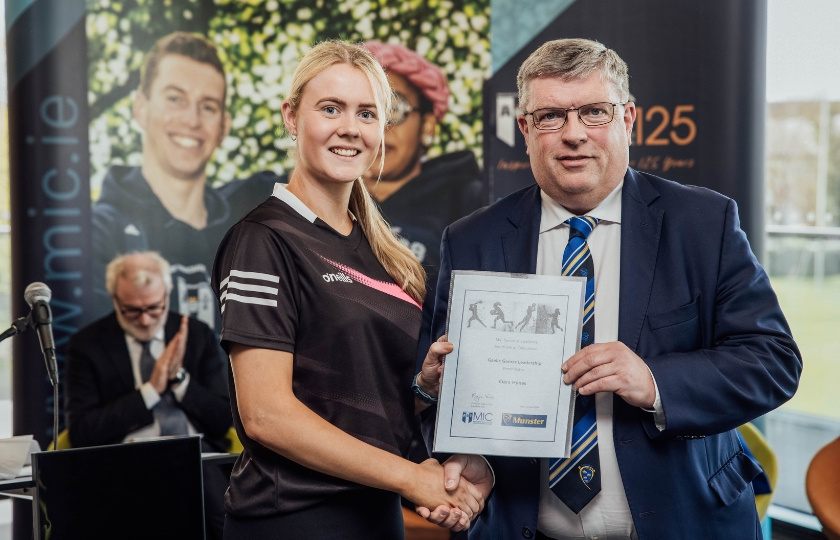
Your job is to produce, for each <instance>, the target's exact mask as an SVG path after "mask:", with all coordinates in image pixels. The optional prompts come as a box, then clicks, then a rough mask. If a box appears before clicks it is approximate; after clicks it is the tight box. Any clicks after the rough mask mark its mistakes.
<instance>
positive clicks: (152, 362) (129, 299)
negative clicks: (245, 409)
mask: <svg viewBox="0 0 840 540" xmlns="http://www.w3.org/2000/svg"><path fill="white" fill-rule="evenodd" d="M105 285H106V288H107V290H108V293H109V294H110V295H111V301H112V302H113V305H114V311H113V312H111V314H109V315H107V316H105V317H103V318H101V319H99V320H97V321H95V322H94V323H92V324H90V325H89V326H87V327H85V328H82V329H81V330H79V331H78V332H77V333H76V334H74V335H73V336H71V338H70V342H69V344H68V348H67V364H66V369H65V372H66V374H65V380H66V383H65V385H66V386H65V412H66V418H67V428H68V432H69V436H70V443H71V445H72V446H74V447H82V446H97V445H105V444H117V443H121V442H130V441H131V440H133V439H141V438H145V437H158V436H179V435H192V434H201V435H202V450H203V451H205V452H209V451H216V452H226V451H227V450H228V446H229V441H228V440H227V439H226V434H227V432H228V430H229V429H230V428H231V426H232V425H233V420H232V416H231V409H230V399H229V397H228V396H229V394H228V386H227V369H228V368H227V362H226V361H225V359H224V353H223V352H222V349H221V347H220V346H219V343H218V339H217V338H216V335H215V334H214V333H213V330H211V329H210V327H209V326H207V325H206V324H204V323H203V322H201V321H198V320H196V319H193V318H190V317H186V316H182V315H179V314H177V313H174V312H170V311H169V298H170V292H171V291H172V275H171V273H170V268H169V263H168V262H167V261H166V260H165V259H163V257H161V256H160V255H159V254H158V253H156V252H151V251H147V252H140V253H131V254H128V255H122V256H119V257H117V258H116V259H114V260H113V261H111V262H110V263H109V264H108V266H107V269H106V276H105ZM203 478H204V482H203V484H204V485H203V488H204V505H205V520H206V523H207V538H208V539H209V540H220V539H221V538H222V531H223V528H224V496H225V491H226V490H227V486H228V482H229V471H226V470H224V468H222V467H205V468H204V475H203Z"/></svg>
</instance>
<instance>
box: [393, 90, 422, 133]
mask: <svg viewBox="0 0 840 540" xmlns="http://www.w3.org/2000/svg"><path fill="white" fill-rule="evenodd" d="M419 110H420V109H418V108H417V107H412V106H411V104H410V103H409V102H408V98H406V97H405V96H404V95H402V94H400V93H399V92H394V97H393V99H392V100H391V113H390V114H389V115H388V125H389V126H398V125H400V124H402V123H403V122H405V121H406V120H408V115H409V114H411V113H413V112H416V111H419Z"/></svg>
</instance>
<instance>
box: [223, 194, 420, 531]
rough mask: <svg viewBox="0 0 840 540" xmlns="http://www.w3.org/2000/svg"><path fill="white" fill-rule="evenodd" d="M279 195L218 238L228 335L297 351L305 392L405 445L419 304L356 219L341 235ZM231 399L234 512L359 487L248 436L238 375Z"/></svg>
mask: <svg viewBox="0 0 840 540" xmlns="http://www.w3.org/2000/svg"><path fill="white" fill-rule="evenodd" d="M276 194H277V195H278V196H279V197H283V199H284V200H280V199H279V198H278V197H271V198H270V199H269V200H268V201H266V202H264V203H263V204H261V205H260V206H259V207H257V208H256V209H255V210H254V211H252V212H251V213H250V214H249V215H248V216H247V217H245V218H244V219H243V220H242V221H240V222H239V223H238V224H237V225H235V226H234V227H233V228H232V229H231V230H230V231H229V232H228V234H227V235H226V236H225V238H224V240H222V243H221V245H220V247H219V253H218V254H217V256H216V262H215V265H214V269H213V288H214V290H215V292H216V294H217V295H218V297H219V302H220V305H221V309H222V332H221V339H222V346H223V347H225V349H226V350H228V349H229V346H230V343H241V344H244V345H248V346H252V347H260V348H268V349H275V350H281V351H287V352H291V353H293V354H294V373H293V389H294V392H295V396H297V398H298V399H300V400H301V401H302V402H303V403H304V404H306V405H307V406H308V407H309V408H310V409H312V410H313V411H315V412H316V413H317V414H319V415H320V416H321V417H323V418H324V419H326V420H327V421H329V422H331V423H332V424H334V425H335V426H337V427H339V428H341V429H342V430H343V431H345V432H347V433H349V434H351V435H353V436H354V437H356V438H358V439H360V440H362V441H365V442H367V443H369V444H371V445H373V446H376V447H378V448H382V449H384V450H386V451H388V452H391V453H393V454H397V455H400V456H405V454H406V452H407V450H408V446H409V443H410V438H411V427H410V426H411V418H412V416H413V413H414V397H413V395H412V393H411V392H410V391H409V388H410V386H411V379H412V377H413V371H414V355H415V350H416V347H417V335H418V332H419V330H420V324H421V310H420V307H419V305H418V304H417V303H416V302H415V301H414V300H412V299H411V298H410V297H409V296H408V295H407V294H406V293H405V292H404V291H403V290H402V289H400V288H399V287H398V286H397V285H396V284H395V283H394V282H393V280H392V279H391V278H390V276H389V275H388V274H387V272H386V271H385V269H384V268H382V265H381V264H380V263H379V261H378V260H377V259H376V257H375V256H374V254H373V252H372V251H371V248H370V245H369V244H368V242H367V239H366V237H365V236H364V234H363V233H362V231H361V229H360V227H359V226H358V224H354V227H353V230H352V232H351V233H350V234H349V235H348V236H343V235H341V234H339V233H337V232H336V231H335V230H334V229H332V228H331V227H330V226H328V225H327V224H326V223H324V222H323V221H321V220H320V219H317V218H316V217H315V216H314V214H312V213H311V211H309V210H308V209H307V208H306V207H305V206H303V205H302V203H300V201H299V200H297V199H296V198H295V197H294V196H292V195H291V194H290V193H289V192H287V191H285V189H283V188H279V189H278V190H276ZM284 201H285V202H284ZM290 205H292V206H294V207H295V208H293V207H292V206H290ZM231 404H232V407H233V417H234V424H235V426H236V429H237V432H238V434H239V437H240V439H241V440H242V443H243V446H244V447H245V451H244V452H243V453H242V455H241V456H240V457H239V459H238V461H237V463H236V465H235V467H234V470H233V473H232V475H231V479H230V489H229V490H228V496H227V510H228V512H230V513H233V514H235V515H237V516H242V517H257V516H268V515H272V514H277V513H287V512H293V511H296V510H300V509H303V508H306V507H308V506H311V505H313V504H316V503H318V502H320V501H322V500H324V499H325V498H326V497H327V496H329V495H330V494H332V493H336V492H338V491H342V490H347V489H355V488H360V487H361V486H359V485H358V484H354V483H352V482H347V481H345V480H341V479H338V478H334V477H331V476H327V475H324V474H322V473H319V472H316V471H313V470H311V469H308V468H306V467H303V466H301V465H298V464H297V463H295V462H293V461H291V460H289V459H286V458H284V457H282V456H280V455H278V454H276V453H274V452H272V451H270V450H268V449H267V448H265V447H263V446H261V445H259V444H258V443H256V442H254V441H253V440H250V439H248V437H247V436H246V435H245V432H244V430H243V429H242V422H241V419H240V417H239V413H238V410H237V408H236V388H235V385H234V382H233V378H232V377H231Z"/></svg>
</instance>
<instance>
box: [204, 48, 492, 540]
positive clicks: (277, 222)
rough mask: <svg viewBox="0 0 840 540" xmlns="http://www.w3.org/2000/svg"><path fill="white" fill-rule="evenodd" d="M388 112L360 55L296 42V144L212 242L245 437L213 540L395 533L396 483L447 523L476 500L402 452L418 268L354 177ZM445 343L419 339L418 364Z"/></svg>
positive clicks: (453, 523)
mask: <svg viewBox="0 0 840 540" xmlns="http://www.w3.org/2000/svg"><path fill="white" fill-rule="evenodd" d="M388 110H390V89H389V86H388V80H387V78H386V77H385V74H384V72H383V71H382V68H381V67H380V66H379V64H377V63H376V61H375V60H374V59H373V57H372V56H371V55H370V53H369V52H367V51H366V50H365V49H363V48H361V47H358V46H354V45H348V44H346V43H342V42H338V41H330V42H324V43H321V44H319V45H317V46H315V47H314V48H313V49H311V50H310V51H309V52H308V53H307V54H306V55H305V56H304V57H303V59H302V60H301V63H300V65H299V66H298V68H297V69H296V70H295V73H294V75H293V80H292V85H291V89H290V92H289V97H288V99H287V100H286V101H285V102H284V103H283V119H284V122H285V125H286V129H287V131H288V132H289V133H290V135H291V136H292V139H293V140H295V141H296V146H297V158H296V167H295V170H294V171H293V172H292V173H291V175H290V177H289V183H288V185H285V186H284V185H282V184H278V185H277V186H275V189H274V194H273V196H272V197H270V198H269V200H268V201H266V202H265V203H263V204H262V205H260V206H259V207H257V208H256V209H255V210H254V211H252V212H251V213H250V214H249V215H248V216H247V217H246V218H244V219H243V220H242V221H241V222H239V223H238V224H237V225H236V226H234V227H233V228H232V229H231V230H230V232H229V233H228V234H227V236H226V237H225V239H224V240H223V241H222V244H221V245H220V247H219V252H218V254H217V256H216V263H215V267H214V271H213V285H214V289H215V291H216V294H217V295H218V296H219V300H220V304H221V309H222V320H223V324H222V335H221V339H222V345H223V346H224V347H225V349H226V350H227V351H228V353H229V355H230V361H231V369H232V373H231V374H232V377H231V405H232V408H233V416H234V424H235V427H236V430H237V433H238V434H239V438H240V439H241V441H242V444H243V446H244V448H245V450H244V451H243V452H242V454H241V455H240V457H239V459H238V460H237V462H236V465H235V466H234V469H233V473H232V475H231V479H230V488H229V489H228V493H227V499H226V510H227V515H226V521H225V538H226V539H227V540H236V539H246V538H247V539H253V538H284V539H293V538H306V539H311V538H319V539H329V538H341V539H356V538H358V539H365V540H369V539H379V538H381V539H389V540H390V539H394V538H402V536H403V523H402V513H401V506H400V496H403V497H405V498H407V499H409V500H411V501H413V502H415V503H416V504H417V505H419V506H420V507H423V508H429V509H434V513H435V516H433V518H434V519H433V521H434V522H436V523H437V522H440V521H443V522H444V524H445V525H446V526H450V527H452V528H453V529H454V530H461V529H464V528H466V527H468V526H469V522H470V518H471V517H472V516H473V515H474V514H475V513H477V512H479V511H480V510H481V507H482V506H483V500H482V499H481V495H480V493H479V491H478V490H476V489H475V487H474V486H472V485H471V484H469V483H468V482H466V481H465V480H462V481H461V482H460V484H459V485H458V486H457V488H455V489H453V490H451V491H449V492H447V491H446V490H445V489H444V486H443V468H442V467H441V466H440V465H439V464H438V463H437V462H436V461H434V460H431V459H430V460H428V461H426V462H423V463H421V464H416V463H412V462H411V461H408V460H406V459H404V455H405V452H406V451H407V449H408V445H409V443H410V439H411V427H410V426H411V423H410V419H411V415H413V414H415V413H416V411H417V410H419V408H420V407H421V406H420V402H419V400H416V398H415V397H414V396H413V395H412V394H411V392H410V390H409V388H410V387H411V383H412V377H413V375H414V373H413V368H414V355H415V349H416V344H417V335H418V332H419V329H420V322H421V311H420V305H421V303H422V300H423V292H424V277H425V276H424V273H423V270H422V268H421V267H420V265H419V264H418V262H417V260H416V258H415V257H414V256H413V255H412V253H411V252H410V251H408V250H407V249H406V248H404V247H403V246H402V245H401V244H400V243H399V242H398V241H397V239H396V238H395V237H394V236H393V235H392V233H391V232H390V230H389V228H388V226H387V224H386V223H385V222H384V220H383V219H382V217H381V216H380V215H379V213H378V212H377V210H376V207H375V205H374V203H373V202H372V201H371V199H370V196H369V195H368V193H367V191H366V189H365V187H364V183H363V181H362V179H361V177H362V175H363V173H364V172H365V171H367V169H368V168H370V167H371V165H372V164H373V162H374V159H375V157H376V155H377V152H379V150H380V149H381V148H382V141H383V131H384V126H385V123H386V121H387V114H386V113H385V111H388ZM379 166H380V167H381V166H382V165H381V160H380V165H379ZM446 352H448V346H446V345H444V344H442V343H437V344H435V345H433V346H432V349H431V351H430V354H429V359H428V361H427V364H428V365H426V366H424V371H423V373H424V374H426V375H428V374H430V373H434V368H433V367H430V366H433V365H434V364H436V363H437V362H439V355H442V354H445V353H446ZM419 382H420V383H421V385H425V386H426V387H427V388H424V389H426V390H428V391H433V389H432V388H428V386H430V385H429V384H428V383H429V381H426V380H425V379H424V380H421V381H419ZM433 393H436V392H433ZM424 513H425V512H424Z"/></svg>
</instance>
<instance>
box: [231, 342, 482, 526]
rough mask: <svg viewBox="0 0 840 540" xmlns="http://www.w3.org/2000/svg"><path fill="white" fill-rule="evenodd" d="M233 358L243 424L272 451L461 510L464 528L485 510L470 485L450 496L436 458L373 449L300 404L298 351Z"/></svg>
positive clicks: (238, 353) (237, 349) (242, 351)
mask: <svg viewBox="0 0 840 540" xmlns="http://www.w3.org/2000/svg"><path fill="white" fill-rule="evenodd" d="M230 358H231V366H232V368H233V378H234V383H235V385H236V396H237V406H238V408H239V414H240V417H241V419H242V425H243V426H244V428H245V432H246V433H247V435H248V437H250V438H251V439H253V440H255V441H257V442H258V443H260V444H262V445H263V446H265V447H266V448H269V449H271V450H272V451H274V452H277V453H278V454H280V455H282V456H284V457H286V458H288V459H291V460H292V461H295V462H296V463H299V464H301V465H303V466H305V467H308V468H310V469H313V470H316V471H319V472H322V473H325V474H329V475H331V476H335V477H338V478H343V479H345V480H349V481H352V482H356V483H359V484H363V485H366V486H370V487H373V488H378V489H384V490H388V491H392V492H394V493H398V494H399V495H401V496H403V497H405V498H406V499H408V500H410V501H412V502H414V503H415V504H418V505H420V506H424V507H426V508H436V507H439V506H441V505H446V506H449V507H451V508H458V509H460V510H461V513H462V516H461V517H460V519H459V524H462V526H463V528H466V527H468V526H469V522H470V520H471V519H472V517H473V516H474V515H477V513H478V512H480V511H481V509H482V508H483V506H484V500H483V498H482V497H481V495H480V492H479V491H478V490H477V489H475V488H474V487H473V486H472V485H471V484H469V483H468V482H461V485H460V486H459V488H458V489H457V490H455V491H453V492H451V493H449V492H447V491H446V490H445V489H444V485H443V482H444V471H443V467H442V466H441V465H440V464H439V463H438V462H437V461H435V460H434V459H429V460H426V461H424V462H423V463H422V464H416V463H412V462H411V461H408V460H406V459H403V458H401V457H399V456H395V455H394V454H391V453H390V452H386V451H385V450H382V449H379V448H376V447H374V446H371V445H369V444H367V443H365V442H362V441H360V440H359V439H356V438H355V437H353V436H351V435H349V434H347V433H345V432H344V431H342V430H341V429H339V428H337V427H335V426H334V425H332V424H330V423H329V422H327V421H326V420H324V419H323V418H321V417H320V416H318V415H317V414H316V413H314V412H313V411H312V410H311V409H309V408H308V407H307V406H306V405H304V404H303V403H302V402H301V401H299V400H298V399H297V398H296V397H295V395H294V393H293V391H292V371H293V356H292V353H288V352H283V351H276V350H270V349H258V348H253V347H246V346H243V345H239V344H232V345H231V350H230ZM407 390H408V389H406V391H407ZM453 513H454V514H456V515H457V514H458V512H457V511H455V512H453ZM460 528H461V527H459V529H460Z"/></svg>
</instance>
